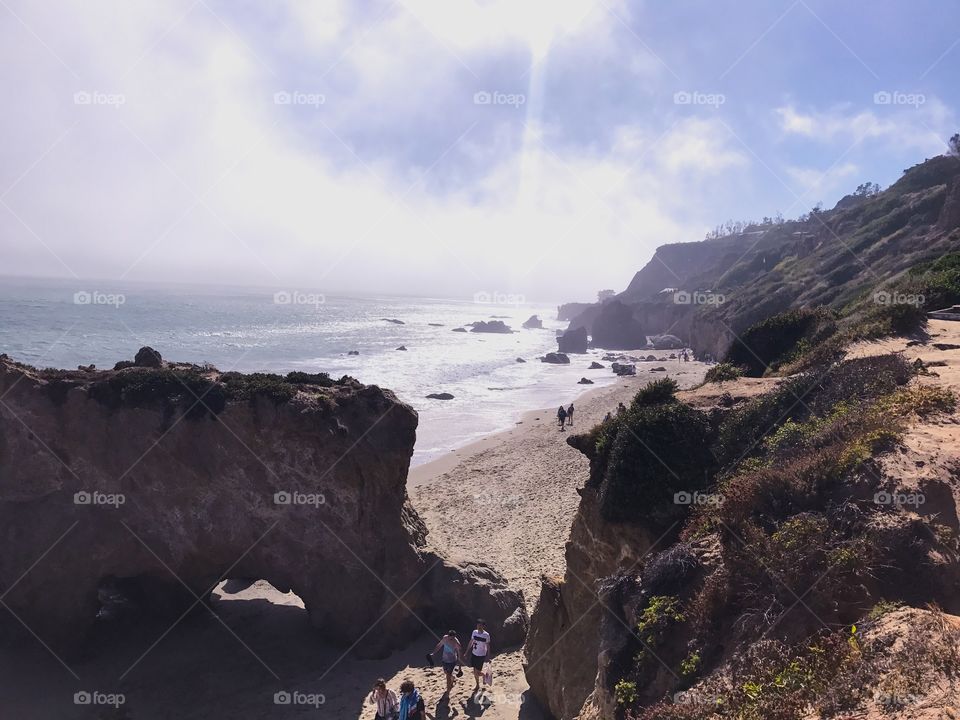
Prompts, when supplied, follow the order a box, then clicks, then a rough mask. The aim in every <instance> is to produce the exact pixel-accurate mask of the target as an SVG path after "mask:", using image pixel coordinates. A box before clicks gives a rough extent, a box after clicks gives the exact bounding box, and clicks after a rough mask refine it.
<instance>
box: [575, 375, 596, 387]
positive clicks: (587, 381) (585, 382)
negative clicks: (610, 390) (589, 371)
mask: <svg viewBox="0 0 960 720" xmlns="http://www.w3.org/2000/svg"><path fill="white" fill-rule="evenodd" d="M577 385H593V380H591V379H590V378H585V377H582V378H580V379H579V380H578V381H577Z"/></svg>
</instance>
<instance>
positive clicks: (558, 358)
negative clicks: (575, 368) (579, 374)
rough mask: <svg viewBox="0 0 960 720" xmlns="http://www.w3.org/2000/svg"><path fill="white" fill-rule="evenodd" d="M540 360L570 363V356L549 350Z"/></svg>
mask: <svg viewBox="0 0 960 720" xmlns="http://www.w3.org/2000/svg"><path fill="white" fill-rule="evenodd" d="M540 362H545V363H553V364H554V365H569V364H570V358H568V357H567V356H566V355H564V354H563V353H560V352H549V353H547V354H546V355H544V356H543V357H542V358H540Z"/></svg>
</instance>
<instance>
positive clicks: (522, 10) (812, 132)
mask: <svg viewBox="0 0 960 720" xmlns="http://www.w3.org/2000/svg"><path fill="white" fill-rule="evenodd" d="M0 16H5V18H6V20H7V22H5V23H3V25H2V26H0V38H2V41H3V44H2V48H3V49H2V50H0V53H2V54H3V57H4V59H5V60H6V62H5V63H4V64H3V69H2V70H0V88H2V89H3V91H4V93H5V96H6V97H8V98H12V99H15V101H13V102H10V103H8V108H7V112H6V113H5V114H4V116H3V118H2V120H0V123H2V125H0V128H2V133H3V137H4V142H3V144H2V147H3V163H2V166H0V248H2V252H3V254H4V259H5V262H4V266H3V268H0V272H2V273H3V274H4V275H12V276H21V277H36V278H45V277H50V278H65V279H69V278H78V279H80V280H84V281H88V282H89V281H96V280H105V281H118V282H119V281H135V282H159V283H178V282H186V283H190V284H198V285H203V284H208V283H209V284H219V285H224V284H227V285H234V286H246V287H254V286H255V287H264V288H270V287H273V288H282V287H304V288H311V289H318V290H321V291H324V292H328V293H350V292H360V293H364V292H378V293H383V294H397V295H408V296H410V295H412V296H424V295H430V296H437V297H449V298H457V297H470V296H472V295H474V294H476V293H512V294H517V295H522V296H524V297H526V298H530V299H543V298H551V299H552V301H560V300H567V301H572V300H592V299H594V298H595V296H596V292H597V291H598V290H600V289H602V288H612V289H615V290H617V291H622V290H623V289H624V288H625V287H626V285H627V284H628V283H629V281H630V279H631V278H632V276H633V274H634V273H635V272H636V271H637V270H639V269H640V268H641V267H642V266H643V264H644V263H645V262H647V260H649V259H650V257H651V255H652V253H653V251H654V249H655V248H656V247H657V246H659V245H662V244H664V243H669V242H689V241H696V240H700V239H702V238H703V236H704V234H705V232H707V231H708V230H710V229H711V228H713V227H714V226H716V225H718V224H720V223H722V222H723V221H725V220H727V219H736V220H740V219H760V218H761V217H762V216H774V215H776V214H777V213H782V214H783V215H784V216H786V217H796V216H798V215H801V214H803V213H804V212H806V211H808V210H809V209H810V208H811V207H812V206H814V205H815V204H816V203H818V202H823V203H824V205H826V206H832V205H833V204H834V203H835V202H836V201H837V200H838V199H839V198H840V197H842V196H843V195H845V194H846V193H847V192H850V191H851V190H852V189H853V188H855V187H856V186H857V185H858V184H860V183H862V182H868V181H871V182H877V183H879V184H880V185H882V186H886V185H889V184H890V183H891V182H893V181H895V180H896V178H897V177H898V176H899V174H900V172H901V170H902V169H904V168H906V167H909V166H911V165H913V164H916V163H917V162H920V161H922V160H923V159H924V158H926V157H930V156H933V155H937V154H941V153H942V152H944V151H945V150H946V145H945V141H946V139H947V138H948V137H949V136H950V135H952V134H953V132H956V130H957V129H958V119H957V112H956V108H957V102H958V91H957V88H956V85H955V83H952V82H951V80H952V74H951V72H950V68H951V67H955V66H956V57H957V56H958V55H960V48H958V45H960V40H958V39H957V38H956V37H955V35H954V34H953V31H952V30H951V28H955V27H956V26H957V22H956V21H957V20H958V19H960V8H958V7H952V8H945V7H942V6H941V5H939V4H935V3H933V2H932V0H925V1H923V2H919V3H912V4H910V5H907V4H905V3H896V2H885V3H880V4H879V5H877V6H874V7H871V8H870V12H869V13H867V12H865V11H864V10H862V9H861V8H850V7H835V6H834V5H832V4H830V3H827V2H824V1H816V0H810V1H809V2H807V1H805V0H797V1H796V2H793V3H792V4H791V3H782V4H779V5H777V6H776V7H771V6H769V4H767V3H761V2H759V0H750V1H749V2H747V3H741V4H738V5H737V6H736V7H735V8H733V9H730V8H727V7H724V6H723V5H712V6H709V7H707V6H699V5H698V6H693V5H690V4H677V5H674V6H672V7H662V6H656V5H653V4H650V3H626V2H624V1H621V0H616V1H611V2H606V0H601V1H600V2H589V1H587V0H561V1H559V2H558V1H556V0H555V1H554V2H550V3H548V2H546V0H527V1H526V2H518V3H507V2H504V1H503V0H495V1H493V0H492V1H491V2H486V3H473V2H468V1H464V2H459V3H457V2H438V1H435V0H402V1H394V2H362V3H346V2H345V1H344V0H329V1H328V2H322V3H311V4H307V3H297V2H292V1H290V2H280V3H277V4H273V5H271V6H270V7H268V8H263V7H259V6H258V5H257V4H255V3H251V2H239V3H226V2H215V1H213V0H211V1H205V0H195V1H193V2H186V1H184V2H169V3H161V2H158V1H157V2H145V3H141V4H138V5H137V6H136V7H132V6H129V5H127V4H122V3H116V2H98V3H80V2H78V1H77V2H73V1H69V2H62V3H58V4H57V6H56V8H55V9H54V8H52V7H44V6H40V5H36V4H31V3H27V2H26V1H25V0H18V1H14V2H9V3H4V4H3V5H2V7H0ZM786 88H790V89H789V90H786Z"/></svg>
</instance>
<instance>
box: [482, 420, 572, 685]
mask: <svg viewBox="0 0 960 720" xmlns="http://www.w3.org/2000/svg"><path fill="white" fill-rule="evenodd" d="M560 409H561V410H563V408H562V407H561V408H560ZM464 654H465V655H469V656H470V667H472V668H473V681H474V683H475V684H474V686H473V692H474V693H476V692H477V690H479V689H480V678H481V677H483V664H484V663H486V662H490V657H491V655H492V654H493V653H492V650H491V648H490V633H488V632H487V625H486V623H485V622H484V621H483V620H477V629H476V630H474V631H473V632H472V633H471V634H470V642H469V643H468V644H467V649H466V650H465V651H464Z"/></svg>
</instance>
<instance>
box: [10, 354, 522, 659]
mask: <svg viewBox="0 0 960 720" xmlns="http://www.w3.org/2000/svg"><path fill="white" fill-rule="evenodd" d="M0 397H2V403H0V528H2V530H0V537H2V548H0V592H2V593H3V601H4V603H5V604H6V605H7V606H9V608H10V609H11V610H12V611H13V612H15V613H16V614H17V616H19V617H20V618H21V619H22V620H23V622H24V623H26V624H27V625H28V626H29V627H30V628H31V629H32V630H33V631H34V632H36V633H37V634H38V635H39V636H40V637H42V638H44V639H45V641H47V642H50V643H63V644H67V645H69V644H73V643H76V642H77V641H79V640H82V638H83V636H84V634H85V633H86V632H87V631H89V630H90V629H91V628H92V627H93V626H94V623H95V619H96V617H97V614H98V610H99V609H100V607H101V602H100V596H101V595H100V592H99V591H100V589H101V588H102V587H103V586H110V587H114V588H115V587H122V588H124V591H125V592H126V593H127V594H128V595H129V597H130V598H133V599H135V601H136V602H137V603H138V604H140V606H141V608H142V609H143V610H147V611H161V612H164V613H172V614H173V615H174V617H176V616H177V615H179V614H180V613H182V612H184V611H185V610H186V609H187V608H189V607H191V606H194V605H197V604H198V603H199V602H200V601H202V599H203V598H204V597H205V596H206V595H207V594H208V593H209V591H210V590H211V589H212V588H213V587H214V586H215V584H216V583H217V582H218V581H219V580H221V579H223V578H253V579H265V580H268V581H269V582H270V583H271V584H272V585H274V586H275V587H277V588H278V589H280V590H282V591H286V590H293V591H294V592H295V593H296V594H297V595H299V596H300V597H301V598H302V599H303V601H304V604H305V606H306V608H307V610H308V611H309V614H310V618H311V621H312V623H313V625H315V626H316V627H317V628H318V629H319V630H320V631H321V632H322V634H323V635H325V636H326V637H329V638H330V639H332V640H334V641H337V642H342V643H353V642H355V641H358V640H360V639H363V642H362V643H361V646H362V649H363V650H364V651H365V652H367V653H380V652H383V651H386V650H388V649H390V648H392V647H397V646H399V645H400V644H401V643H403V642H405V641H407V640H409V639H411V638H412V637H413V636H415V635H417V634H419V633H421V632H422V631H423V630H424V624H427V625H429V626H431V627H432V626H433V625H434V624H436V625H438V626H443V627H446V626H447V625H451V626H464V625H467V626H468V625H469V624H470V623H471V622H472V619H473V618H474V617H476V616H477V615H480V614H483V615H485V616H486V617H487V619H488V620H489V621H490V622H491V623H493V624H494V625H495V626H497V627H498V628H499V631H500V633H502V636H503V637H504V638H505V643H506V644H509V643H511V642H513V643H517V642H520V641H521V640H522V638H523V634H524V631H525V625H526V617H525V613H524V609H523V600H522V596H521V594H520V593H518V592H514V591H511V590H509V589H507V588H506V586H505V584H504V582H503V580H502V578H500V577H499V576H497V575H496V573H494V572H493V571H492V570H490V569H489V568H487V567H485V566H479V565H471V566H468V567H466V568H462V567H458V566H455V565H453V564H451V563H449V562H448V561H447V560H446V559H445V558H443V557H442V556H440V555H438V554H437V553H435V552H433V551H431V550H429V549H428V548H427V546H426V534H427V533H426V528H425V526H424V525H423V523H422V521H421V520H420V518H419V517H418V516H417V514H416V512H415V511H414V510H413V508H412V507H411V506H410V504H409V502H408V500H407V495H406V487H405V484H406V473H407V469H408V467H409V462H410V457H411V454H412V451H413V445H414V441H415V437H416V427H417V415H416V413H415V412H414V411H413V410H412V409H411V408H410V407H408V406H407V405H405V404H403V403H401V402H399V401H398V400H397V399H396V398H395V397H394V396H393V394H392V393H390V392H388V391H384V390H381V389H380V388H377V387H374V386H363V385H361V384H360V383H358V382H356V381H355V380H351V379H349V378H345V379H343V380H341V381H338V382H332V381H330V380H329V379H328V378H326V377H325V376H305V377H296V378H295V377H292V376H288V378H287V379H283V378H278V377H277V376H262V375H253V376H241V375H239V374H237V373H228V374H224V375H221V374H219V373H218V372H216V371H215V370H213V369H209V368H206V369H204V368H198V367H196V366H168V365H164V366H163V367H161V368H157V369H148V368H140V367H132V368H128V369H124V370H120V371H106V372H96V371H77V372H60V371H37V370H35V369H33V368H29V367H26V366H23V365H19V364H16V363H14V362H12V361H11V360H9V359H8V358H6V357H5V356H0ZM34 563H36V564H35V565H34Z"/></svg>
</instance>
